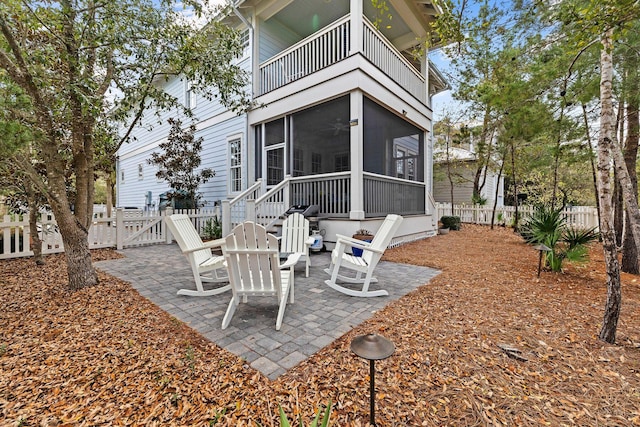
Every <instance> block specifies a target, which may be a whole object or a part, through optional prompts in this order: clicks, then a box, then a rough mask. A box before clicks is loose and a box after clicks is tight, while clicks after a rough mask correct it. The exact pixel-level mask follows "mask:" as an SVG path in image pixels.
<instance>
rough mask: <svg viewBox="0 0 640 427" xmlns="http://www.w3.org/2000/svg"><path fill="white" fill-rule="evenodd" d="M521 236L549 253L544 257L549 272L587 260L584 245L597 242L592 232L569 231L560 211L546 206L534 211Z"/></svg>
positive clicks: (524, 225) (591, 230)
mask: <svg viewBox="0 0 640 427" xmlns="http://www.w3.org/2000/svg"><path fill="white" fill-rule="evenodd" d="M520 235H521V236H522V237H523V239H524V240H525V241H526V242H527V243H531V244H533V245H537V244H543V245H545V246H547V247H549V248H550V249H551V251H549V252H547V253H546V256H545V266H548V267H549V268H550V269H551V270H552V271H561V270H562V262H563V261H564V260H565V259H566V260H569V261H574V262H580V261H584V260H585V259H586V255H587V248H586V246H585V245H586V244H588V243H590V242H593V241H595V240H597V239H598V232H597V231H596V229H595V228H591V229H586V230H585V229H576V228H572V227H569V226H568V225H567V222H566V218H565V217H563V216H562V209H552V208H550V207H548V206H540V207H539V208H537V209H536V210H535V211H534V213H533V215H531V218H529V219H528V220H527V221H526V222H525V223H524V224H523V225H522V227H521V228H520Z"/></svg>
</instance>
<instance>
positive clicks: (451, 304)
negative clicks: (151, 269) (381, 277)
mask: <svg viewBox="0 0 640 427" xmlns="http://www.w3.org/2000/svg"><path fill="white" fill-rule="evenodd" d="M93 256H94V259H107V258H112V257H117V256H120V255H119V254H118V253H116V252H115V251H111V250H96V251H93ZM63 257H64V255H52V256H48V257H47V258H46V260H47V263H46V265H45V266H42V267H39V266H35V264H34V263H33V261H32V260H29V259H18V260H9V261H0V293H1V298H0V325H1V328H0V425H1V426H17V425H20V426H30V425H33V426H85V425H86V426H93V425H132V426H134V425H135V426H143V425H144V426H146V425H149V426H154V425H156V426H166V425H172V426H173V425H175V426H211V425H221V426H225V425H229V426H256V425H258V424H259V425H262V426H265V427H266V426H277V425H278V421H277V406H278V404H280V405H282V407H283V408H284V410H285V412H286V413H287V414H289V418H293V417H297V415H298V414H300V415H302V416H303V418H304V419H305V421H309V420H310V419H311V417H312V414H313V413H314V412H315V411H317V410H318V409H319V408H321V407H322V405H323V404H326V403H327V402H328V401H329V400H331V401H332V402H333V406H334V407H333V413H332V425H335V426H355V427H358V426H367V425H368V420H369V392H368V390H369V388H368V385H369V376H368V373H369V370H368V365H367V363H366V361H363V360H362V359H359V358H358V357H356V356H355V355H353V354H352V353H351V351H350V348H349V346H350V343H351V340H352V339H353V338H354V337H356V336H357V335H360V334H363V333H369V332H375V333H379V334H382V335H384V336H385V337H387V338H389V339H391V340H392V341H393V342H394V344H395V345H396V353H395V354H394V355H393V356H392V357H390V358H389V359H386V360H384V361H379V362H378V363H377V364H376V368H377V372H376V386H377V387H376V388H377V390H378V392H377V399H376V422H377V424H378V425H379V426H445V425H448V426H474V425H478V426H540V425H541V426H544V425H549V426H637V425H640V316H638V312H639V308H640V289H639V287H640V286H639V284H638V277H636V276H631V275H626V274H623V275H622V283H623V284H622V293H623V306H622V314H621V318H620V322H619V324H618V335H617V343H616V345H609V344H606V343H603V342H602V341H599V340H598V338H597V335H598V331H599V328H600V324H601V321H602V316H603V307H604V302H605V298H606V286H605V272H604V262H603V261H602V249H601V247H599V246H597V245H594V246H592V247H591V249H590V260H589V262H587V263H585V264H582V265H577V266H576V265H567V266H566V269H565V271H564V272H563V273H562V274H558V273H552V272H547V271H543V272H542V275H541V277H540V278H537V277H536V276H537V261H538V254H537V252H536V251H535V250H533V249H532V248H531V247H529V246H527V245H525V244H524V243H523V242H522V240H521V239H520V238H519V237H518V236H517V235H516V234H514V233H513V232H512V231H511V230H510V229H505V228H497V229H495V230H490V229H489V228H488V227H482V226H473V225H465V226H464V227H463V229H462V230H461V231H458V232H451V233H449V234H447V235H442V236H436V237H433V238H430V239H426V240H422V241H418V242H414V243H411V244H407V245H403V246H400V247H398V248H394V249H391V250H388V251H387V252H386V254H385V260H387V261H394V262H402V263H409V264H415V265H423V266H429V267H434V268H438V269H440V270H442V274H440V275H438V276H437V277H436V278H435V279H432V280H431V281H430V282H429V283H428V284H426V285H425V286H422V287H420V288H418V289H417V290H415V291H414V292H412V293H410V294H409V295H406V296H405V297H403V298H401V299H400V300H398V301H396V302H394V303H391V304H390V305H388V306H387V307H386V308H385V309H383V310H380V311H379V312H377V313H375V315H374V316H373V318H371V319H370V320H369V321H367V322H365V323H363V324H362V325H360V326H358V327H356V328H355V329H354V330H352V331H350V332H348V333H347V334H345V335H344V336H342V337H341V338H340V339H338V340H336V341H334V342H333V343H331V344H330V345H328V346H327V347H325V348H323V349H321V350H320V351H319V352H318V353H316V354H315V355H313V356H312V357H311V358H309V359H307V360H305V361H303V362H301V363H300V364H299V365H297V366H296V367H294V368H292V369H291V370H289V371H288V372H287V373H286V374H284V375H283V376H281V377H280V378H278V379H277V380H275V381H269V380H268V379H267V378H266V377H264V376H263V375H262V374H260V373H259V372H257V371H255V370H254V369H252V368H251V367H250V366H249V365H248V364H247V363H245V362H244V361H243V360H241V359H240V358H238V357H236V356H234V355H233V354H231V353H229V352H227V351H226V350H224V349H221V348H219V347H217V346H216V345H215V344H213V343H211V342H209V341H207V340H206V339H204V338H203V337H202V336H201V335H199V334H198V333H197V332H195V331H194V330H192V329H191V328H189V327H188V326H187V325H185V324H183V323H182V322H180V321H178V320H177V319H175V318H173V317H171V316H170V315H169V314H167V313H166V312H164V311H162V310H161V309H160V308H158V307H157V306H155V305H154V304H152V303H151V302H149V301H148V300H146V299H145V298H143V297H141V296H140V295H139V294H138V293H137V292H136V291H135V290H134V289H132V287H131V286H130V285H129V284H128V283H125V282H123V281H120V280H118V279H115V278H113V277H111V276H109V275H106V274H104V273H100V284H99V285H98V286H95V287H93V288H88V289H82V290H80V291H77V292H69V291H68V290H67V289H66V287H65V284H66V278H67V276H66V268H65V263H64V258H63ZM319 310H321V307H320V308H319Z"/></svg>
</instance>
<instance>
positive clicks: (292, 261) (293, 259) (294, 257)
mask: <svg viewBox="0 0 640 427" xmlns="http://www.w3.org/2000/svg"><path fill="white" fill-rule="evenodd" d="M302 255H304V254H301V253H300V252H294V253H292V254H291V255H289V256H288V257H287V260H286V261H285V262H283V263H282V264H280V268H288V267H293V266H294V265H296V264H297V263H298V261H300V257H301V256H302Z"/></svg>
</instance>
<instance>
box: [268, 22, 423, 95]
mask: <svg viewBox="0 0 640 427" xmlns="http://www.w3.org/2000/svg"><path fill="white" fill-rule="evenodd" d="M362 19H363V21H364V22H363V24H364V25H363V27H362V28H363V33H362V34H361V35H360V38H359V40H358V42H357V46H359V48H358V51H360V52H361V53H362V54H363V55H364V57H365V58H367V59H368V60H369V61H370V62H371V63H372V64H373V65H375V66H376V67H377V68H379V69H380V70H381V71H382V72H384V73H385V74H386V75H387V76H389V77H390V78H391V79H392V80H393V81H395V82H397V83H398V84H399V85H400V86H402V87H403V88H404V89H405V90H407V91H408V92H409V93H411V95H413V96H414V97H415V98H417V99H418V100H420V101H422V102H423V103H426V101H427V86H426V81H425V78H424V77H423V76H422V75H421V74H420V72H419V71H418V70H416V69H415V67H414V66H413V65H412V64H411V63H410V62H409V61H407V59H406V58H404V57H403V56H402V54H401V53H400V52H399V51H398V50H397V49H396V48H395V47H394V46H393V45H392V44H391V43H390V42H389V41H387V40H386V38H385V37H384V36H383V35H382V33H380V31H378V30H377V29H376V28H375V27H374V26H373V24H371V23H370V22H369V21H368V20H367V18H366V17H362ZM350 22H351V21H350V16H349V15H346V16H344V17H342V18H340V19H339V20H337V21H336V22H334V23H333V24H331V25H329V26H327V27H325V28H323V29H322V30H320V31H318V32H317V33H314V34H312V35H310V36H309V37H307V38H305V39H303V40H301V41H299V42H298V43H296V44H295V45H293V46H291V47H289V48H287V49H285V50H284V51H282V52H280V53H279V54H278V55H276V56H274V57H273V58H271V59H269V60H268V61H266V62H264V63H263V64H261V65H260V70H259V73H260V86H259V90H258V92H259V93H258V95H264V94H265V93H268V92H271V91H273V90H276V89H278V88H281V87H283V86H284V85H286V84H289V83H291V82H293V81H296V80H298V79H301V78H303V77H305V76H308V75H309V74H312V73H314V72H316V71H319V70H322V69H323V68H327V67H329V66H330V65H333V64H335V63H337V62H340V61H342V60H343V59H345V58H347V56H349V51H350V49H351V45H350V40H351V25H350Z"/></svg>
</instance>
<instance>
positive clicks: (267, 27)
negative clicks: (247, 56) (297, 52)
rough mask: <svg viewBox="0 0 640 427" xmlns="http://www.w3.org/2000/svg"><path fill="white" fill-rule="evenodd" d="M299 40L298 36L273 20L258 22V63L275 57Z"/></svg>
mask: <svg viewBox="0 0 640 427" xmlns="http://www.w3.org/2000/svg"><path fill="white" fill-rule="evenodd" d="M298 40H300V36H299V35H298V34H296V33H294V32H293V31H291V30H290V29H288V28H286V27H285V26H283V25H282V24H279V23H278V22H277V21H275V20H269V21H266V22H265V21H260V42H259V44H258V49H259V52H260V53H259V58H260V62H264V61H266V60H267V59H269V58H271V57H273V56H275V55H277V54H278V53H280V52H282V51H283V50H285V49H286V48H287V47H289V46H291V45H292V44H294V43H296V42H297V41H298Z"/></svg>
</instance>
